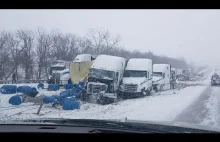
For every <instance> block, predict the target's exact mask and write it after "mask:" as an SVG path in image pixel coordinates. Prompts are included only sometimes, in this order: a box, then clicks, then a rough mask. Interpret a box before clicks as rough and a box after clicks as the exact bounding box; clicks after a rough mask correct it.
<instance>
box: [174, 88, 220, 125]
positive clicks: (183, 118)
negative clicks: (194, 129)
mask: <svg viewBox="0 0 220 142" xmlns="http://www.w3.org/2000/svg"><path fill="white" fill-rule="evenodd" d="M174 121H176V122H187V123H193V124H199V125H207V126H211V127H220V87H217V86H213V87H211V86H210V87H209V88H207V89H206V90H205V91H204V92H203V94H201V96H200V97H199V98H198V99H197V100H196V101H195V102H194V103H193V104H192V105H190V106H189V107H187V109H185V110H184V111H183V112H182V113H181V114H180V115H178V116H177V117H176V118H175V119H174Z"/></svg>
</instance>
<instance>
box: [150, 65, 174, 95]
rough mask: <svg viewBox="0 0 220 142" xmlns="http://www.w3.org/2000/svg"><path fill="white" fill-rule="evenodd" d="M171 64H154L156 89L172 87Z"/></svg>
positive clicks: (154, 84) (161, 89)
mask: <svg viewBox="0 0 220 142" xmlns="http://www.w3.org/2000/svg"><path fill="white" fill-rule="evenodd" d="M170 78H171V65H170V64H154V65H153V88H154V90H155V91H163V90H169V89H171V79H170Z"/></svg>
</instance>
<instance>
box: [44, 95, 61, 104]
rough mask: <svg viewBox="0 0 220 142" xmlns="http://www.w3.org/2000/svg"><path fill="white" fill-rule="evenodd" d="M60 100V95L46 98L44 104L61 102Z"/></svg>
mask: <svg viewBox="0 0 220 142" xmlns="http://www.w3.org/2000/svg"><path fill="white" fill-rule="evenodd" d="M59 99H60V96H59V95H53V96H46V97H44V98H43V103H44V104H49V103H54V102H55V100H59Z"/></svg>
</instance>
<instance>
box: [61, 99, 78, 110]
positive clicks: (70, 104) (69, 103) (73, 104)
mask: <svg viewBox="0 0 220 142" xmlns="http://www.w3.org/2000/svg"><path fill="white" fill-rule="evenodd" d="M74 109H80V103H79V102H77V101H73V100H71V99H66V100H65V101H64V102H63V110H74Z"/></svg>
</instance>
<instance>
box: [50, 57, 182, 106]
mask: <svg viewBox="0 0 220 142" xmlns="http://www.w3.org/2000/svg"><path fill="white" fill-rule="evenodd" d="M179 72H180V70H178V69H175V68H171V65H169V64H153V63H152V60H151V59H145V58H130V59H128V60H127V59H125V58H122V57H118V56H110V55H98V56H93V55H91V54H80V55H77V56H76V58H75V59H74V61H73V62H72V63H70V64H69V68H67V65H66V63H65V62H64V61H57V62H56V64H53V65H52V66H51V68H50V75H51V78H50V79H49V80H48V82H49V81H51V80H52V81H54V82H55V83H58V84H60V85H64V84H69V83H72V84H78V83H79V82H84V84H85V86H84V87H83V88H84V89H83V93H82V95H81V99H82V101H88V102H95V103H99V104H108V103H112V102H115V101H116V100H118V99H119V98H120V99H126V98H135V97H142V96H149V95H151V92H152V90H154V91H156V92H157V91H163V90H168V89H174V88H175V83H176V79H177V76H178V73H179ZM54 82H53V83H54ZM81 89H82V88H81Z"/></svg>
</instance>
